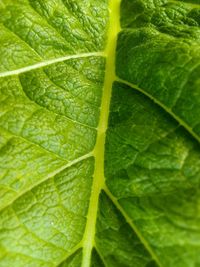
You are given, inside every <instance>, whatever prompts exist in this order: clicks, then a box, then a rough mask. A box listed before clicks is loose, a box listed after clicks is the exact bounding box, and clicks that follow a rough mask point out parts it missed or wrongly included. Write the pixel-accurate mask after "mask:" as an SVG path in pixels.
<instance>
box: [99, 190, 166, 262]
mask: <svg viewBox="0 0 200 267" xmlns="http://www.w3.org/2000/svg"><path fill="white" fill-rule="evenodd" d="M103 190H104V191H105V193H106V195H107V196H108V197H109V198H110V200H111V201H112V202H113V204H114V205H115V207H116V208H117V209H118V210H119V211H120V213H121V214H122V215H123V217H124V218H125V220H126V222H127V223H128V224H129V226H130V227H131V228H132V229H133V231H134V232H135V233H136V234H137V236H138V238H139V239H140V241H141V243H142V244H143V245H144V247H145V248H146V250H147V251H148V252H149V254H150V255H151V256H152V259H154V260H155V262H156V263H157V265H158V266H159V267H164V266H163V265H162V264H161V262H160V260H159V258H158V257H157V255H156V254H155V252H154V251H153V250H152V248H151V246H150V245H149V243H148V242H147V241H146V239H145V238H144V237H143V235H142V234H141V233H140V232H139V230H138V228H137V227H136V225H135V224H134V223H133V220H132V219H131V218H130V217H129V216H128V214H127V213H126V212H125V211H124V209H123V208H122V207H121V205H120V204H119V202H118V200H117V198H115V197H114V196H113V195H112V193H111V192H110V190H109V189H108V188H107V186H106V185H105V186H104V188H103Z"/></svg>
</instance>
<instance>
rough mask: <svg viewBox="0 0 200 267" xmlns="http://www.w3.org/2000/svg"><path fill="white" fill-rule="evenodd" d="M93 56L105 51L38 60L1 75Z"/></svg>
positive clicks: (103, 54) (102, 53) (15, 73)
mask: <svg viewBox="0 0 200 267" xmlns="http://www.w3.org/2000/svg"><path fill="white" fill-rule="evenodd" d="M93 56H98V57H104V56H105V53H104V52H90V53H81V54H75V55H66V56H63V57H58V58H54V59H49V60H45V61H42V62H38V63H35V64H33V65H30V66H26V67H23V68H20V69H16V70H10V71H5V72H0V77H6V76H11V75H18V74H20V73H24V72H27V71H30V70H35V69H38V68H41V67H45V66H49V65H52V64H55V63H58V62H62V61H65V60H70V59H76V58H85V57H93Z"/></svg>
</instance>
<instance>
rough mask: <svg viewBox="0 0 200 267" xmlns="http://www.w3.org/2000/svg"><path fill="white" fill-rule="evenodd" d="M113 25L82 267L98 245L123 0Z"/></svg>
mask: <svg viewBox="0 0 200 267" xmlns="http://www.w3.org/2000/svg"><path fill="white" fill-rule="evenodd" d="M109 9H110V22H109V29H108V41H107V46H106V50H105V54H106V55H107V57H106V59H107V60H106V70H105V80H104V88H103V96H102V104H101V114H100V121H99V126H98V129H97V141H96V145H95V148H94V156H95V170H94V176H93V185H92V191H91V197H90V205H89V210H88V215H87V224H86V228H85V233H84V236H83V261H82V267H89V266H90V259H91V252H92V248H93V247H94V245H95V227H96V219H97V212H98V202H99V195H100V192H101V190H102V187H103V185H104V153H105V138H106V130H107V127H108V117H109V110H110V100H111V93H112V84H113V82H114V80H115V51H116V44H117V34H118V33H119V31H120V0H110V3H109Z"/></svg>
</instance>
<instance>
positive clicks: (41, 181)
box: [0, 152, 93, 212]
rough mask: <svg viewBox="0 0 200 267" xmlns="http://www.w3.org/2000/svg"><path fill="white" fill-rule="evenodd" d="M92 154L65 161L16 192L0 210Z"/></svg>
mask: <svg viewBox="0 0 200 267" xmlns="http://www.w3.org/2000/svg"><path fill="white" fill-rule="evenodd" d="M92 156H93V152H89V153H87V154H85V155H84V156H81V157H79V158H77V159H75V160H73V161H71V162H67V163H66V164H64V165H63V166H61V167H60V168H58V169H56V170H55V171H53V172H51V173H49V174H48V175H47V176H45V177H43V178H41V179H40V180H39V181H38V182H37V183H35V184H34V185H32V186H30V187H28V188H27V189H26V190H23V191H22V192H20V194H18V195H17V196H16V197H15V198H14V199H12V201H10V202H8V203H7V205H5V206H3V207H2V208H1V209H0V212H1V211H2V210H4V209H5V208H6V207H8V206H10V205H12V203H13V202H14V201H16V200H17V199H18V198H20V197H21V196H22V195H24V194H26V193H27V192H29V191H31V190H32V189H33V188H35V187H37V186H38V185H40V184H42V183H44V182H45V181H47V180H49V179H51V178H53V177H54V176H55V175H57V174H58V173H60V172H62V171H63V170H65V169H67V168H70V167H71V166H73V165H75V164H76V163H78V162H80V161H83V160H85V159H88V158H89V157H92Z"/></svg>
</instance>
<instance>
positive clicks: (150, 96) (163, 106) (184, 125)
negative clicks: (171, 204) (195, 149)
mask: <svg viewBox="0 0 200 267" xmlns="http://www.w3.org/2000/svg"><path fill="white" fill-rule="evenodd" d="M116 81H117V82H119V83H122V84H125V85H128V86H129V87H131V88H133V89H135V90H136V91H139V92H140V93H142V94H143V95H145V96H147V97H148V98H150V99H151V100H152V101H153V102H155V103H156V104H157V105H158V106H160V107H161V108H162V109H163V110H165V111H166V112H167V113H168V114H169V115H170V116H171V117H173V118H174V119H175V120H176V121H177V122H178V123H179V124H180V125H181V126H183V127H184V128H185V129H186V130H187V131H188V132H189V133H190V134H191V135H192V136H193V137H194V138H195V139H196V140H197V141H198V142H199V143H200V137H199V136H198V135H197V134H196V133H195V132H194V131H193V129H192V128H191V127H190V126H189V125H188V124H187V123H185V122H184V121H183V120H182V119H181V118H180V117H178V116H177V115H176V114H175V113H174V112H173V111H172V109H170V108H168V107H166V106H165V105H164V104H163V103H161V102H160V101H159V100H157V99H156V98H154V97H153V96H152V95H151V94H149V93H147V92H146V91H145V90H143V89H141V88H140V87H138V86H137V85H135V84H133V83H130V82H127V81H125V80H123V79H121V78H119V77H116Z"/></svg>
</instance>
